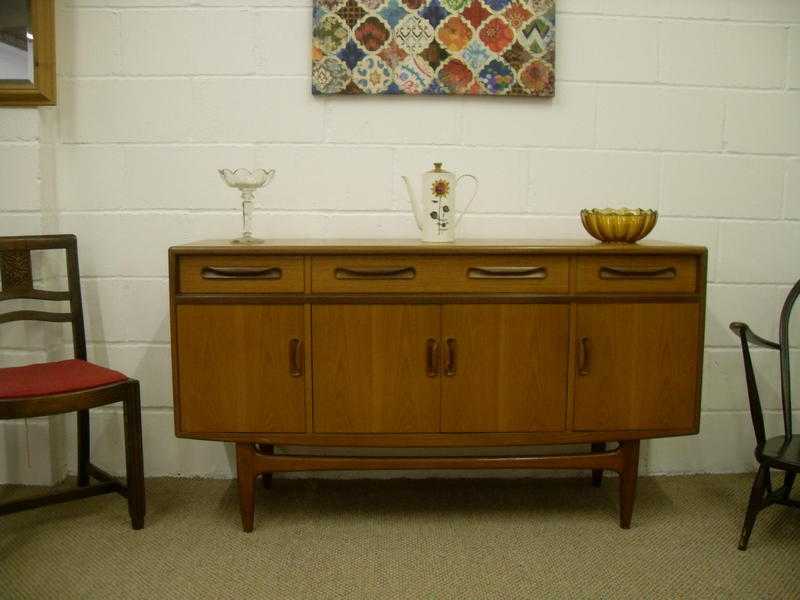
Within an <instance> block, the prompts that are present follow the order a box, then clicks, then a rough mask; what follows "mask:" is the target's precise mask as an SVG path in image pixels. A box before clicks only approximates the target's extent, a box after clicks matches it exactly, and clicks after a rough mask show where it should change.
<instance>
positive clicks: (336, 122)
mask: <svg viewBox="0 0 800 600" xmlns="http://www.w3.org/2000/svg"><path fill="white" fill-rule="evenodd" d="M310 5H311V1H310V0H201V1H198V0H60V1H58V2H57V9H58V11H57V17H58V20H57V24H58V65H59V73H60V81H59V94H60V97H59V106H58V108H57V109H55V110H53V109H43V110H40V111H37V110H31V109H13V110H12V109H3V110H0V235H9V234H21V233H38V232H40V231H42V230H45V231H65V232H75V233H77V234H78V235H79V239H80V245H81V268H82V273H83V278H84V279H83V291H84V304H85V309H86V319H87V335H88V339H89V353H90V356H91V357H92V358H93V359H94V360H96V361H97V362H99V363H101V364H107V365H109V366H111V367H113V368H118V369H120V370H123V371H125V372H127V373H129V374H131V375H132V376H134V377H137V378H139V379H140V380H141V381H142V394H143V396H142V401H143V405H144V434H145V451H146V465H147V472H148V474H149V475H160V474H182V475H207V476H226V477H227V476H230V475H231V474H232V464H233V458H232V454H231V449H230V448H229V447H226V446H224V445H222V444H215V443H204V442H195V441H187V440H177V439H176V438H175V437H174V435H173V424H172V412H171V380H170V364H169V327H168V313H167V300H168V299H167V280H166V267H167V263H166V250H167V247H168V246H170V245H173V244H175V243H180V242H184V241H189V240H192V239H198V238H209V237H225V236H229V235H233V234H234V233H235V232H236V231H237V228H238V225H239V223H238V216H237V213H236V210H237V197H236V194H235V193H234V192H232V191H230V190H228V189H226V188H225V187H224V186H223V185H222V183H221V182H220V181H219V178H218V175H217V174H216V169H217V168H220V167H254V166H265V167H273V168H276V169H277V176H276V178H275V180H274V182H273V183H272V184H271V186H270V187H269V188H267V189H266V190H264V191H263V192H262V193H260V194H259V203H258V206H259V210H258V214H257V220H256V228H257V232H258V233H259V234H261V235H266V236H288V237H384V238H387V237H413V236H415V235H416V228H415V225H414V221H413V217H412V216H411V213H410V210H409V208H408V205H407V202H406V199H405V191H404V189H403V185H402V182H401V180H400V178H399V175H400V174H409V175H412V176H416V175H417V174H418V173H419V172H421V171H423V170H426V169H427V168H428V167H429V165H430V163H431V162H433V160H435V159H441V160H443V161H444V162H445V163H446V164H447V165H448V166H449V167H450V168H451V169H453V170H454V171H457V172H470V173H474V174H476V175H477V176H479V178H480V179H481V189H480V193H479V194H478V196H477V198H476V200H475V203H474V205H473V209H472V211H471V214H469V215H467V216H466V217H465V218H464V221H463V223H462V235H463V236H465V237H483V238H486V237H518V238H536V237H583V236H584V235H585V234H584V233H583V232H582V229H581V226H580V224H579V220H578V218H577V212H578V210H579V209H580V208H583V207H586V206H606V205H610V206H620V205H635V206H645V207H654V208H658V209H659V210H660V212H661V219H660V222H659V225H658V227H657V228H656V230H655V232H654V234H653V237H654V238H659V239H667V240H671V241H677V242H689V243H697V244H703V245H706V246H708V247H709V298H708V324H707V339H706V345H707V348H706V364H705V373H704V382H703V417H702V428H701V433H700V435H698V436H694V437H687V438H675V439H668V440H659V441H654V442H649V443H647V444H645V447H644V448H643V453H642V469H643V470H644V471H646V472H651V473H663V472H696V471H720V472H721V471H741V470H747V469H750V468H751V467H752V444H753V439H752V428H751V425H750V421H749V415H748V413H747V406H746V396H745V390H744V386H743V374H742V367H741V357H740V354H739V352H738V350H737V347H736V339H735V337H734V336H733V335H732V334H731V333H730V331H729V330H728V323H729V322H730V321H732V320H746V321H748V322H750V323H751V324H752V325H753V327H754V328H755V329H756V330H757V331H758V332H759V333H762V334H763V335H766V336H767V337H770V338H774V337H775V336H776V335H777V320H776V316H777V312H778V310H779V307H780V305H781V302H782V299H783V297H784V296H785V294H786V292H787V291H788V289H789V286H790V285H791V283H792V282H793V281H794V280H796V279H797V278H798V277H800V2H798V1H797V0H703V1H702V2H701V1H698V0H558V10H559V36H558V53H557V61H558V64H557V66H558V81H557V94H556V97H555V98H554V99H553V100H551V101H548V100H525V99H494V98H444V97H437V98H351V97H341V98H325V99H323V98H313V97H312V96H311V94H310V83H309V60H310V57H309V54H310V53H309V46H310V43H309V41H310V30H311V15H310V10H309V7H310ZM468 185H469V184H465V190H464V192H465V193H466V192H468V190H467V189H466V188H467V186H468ZM796 323H797V324H798V326H797V327H796V328H795V329H796V331H794V332H793V344H795V345H796V346H798V347H800V316H799V317H798V318H797V319H796ZM0 335H2V337H0V349H2V350H0V352H1V353H2V354H0V359H1V360H2V364H19V363H21V362H25V361H26V360H42V359H43V358H44V357H45V356H50V357H58V356H68V355H69V351H70V347H69V345H68V344H67V345H63V342H62V340H61V338H62V335H63V327H62V326H60V325H44V326H40V325H33V326H30V325H24V324H20V325H15V326H12V327H10V328H7V329H3V330H2V331H0ZM53 339H55V340H56V346H55V347H54V346H52V345H51V344H50V341H51V340H53ZM64 339H65V340H68V339H69V338H68V336H66V337H65V338H64ZM754 358H755V361H756V364H757V366H758V371H759V380H760V382H761V384H762V386H763V395H764V402H765V406H766V408H767V410H768V411H769V413H768V419H767V422H768V426H769V428H770V431H771V432H777V431H778V413H777V410H778V401H779V400H778V398H779V396H778V388H777V380H776V373H777V371H776V369H777V362H776V360H775V356H774V355H773V354H772V353H770V352H762V351H758V352H755V353H754ZM792 359H793V364H795V365H798V366H797V367H795V369H794V371H793V372H794V374H795V381H797V374H798V373H800V350H798V351H796V352H794V353H793V357H792ZM795 386H796V388H797V387H798V386H797V383H795ZM798 408H800V406H799V407H798ZM9 427H11V428H12V429H10V430H8V431H5V430H0V435H5V436H6V437H5V441H4V442H3V443H5V444H6V445H7V447H12V446H13V447H15V448H17V447H18V448H19V454H17V455H15V458H14V459H13V460H10V459H9V460H8V461H7V462H4V463H3V465H0V481H2V480H4V479H6V480H7V479H15V480H20V481H23V480H24V481H40V480H43V479H47V477H51V478H52V477H57V476H58V475H59V474H60V473H61V471H60V468H61V467H60V464H59V460H55V461H53V460H52V456H53V453H49V454H48V452H47V448H46V446H48V445H50V446H53V447H54V448H55V450H58V451H63V452H66V453H67V457H66V459H65V458H64V457H62V459H61V460H62V462H63V461H64V460H68V462H69V464H70V465H72V466H71V468H72V469H73V470H74V423H73V422H72V420H66V421H65V420H60V421H59V420H56V421H51V422H47V423H44V424H42V423H37V424H36V428H37V429H36V433H35V435H34V436H32V437H33V442H34V445H35V446H36V447H35V448H34V451H35V450H36V449H37V448H38V449H40V450H41V449H42V447H44V450H45V454H46V455H48V456H51V459H49V460H50V462H49V463H48V462H47V461H45V462H43V463H42V464H38V465H34V468H33V470H28V469H27V467H25V468H24V469H23V468H21V465H22V466H23V467H24V466H25V465H26V459H25V454H24V444H20V443H19V442H20V440H21V438H20V437H19V436H20V432H21V431H23V430H22V429H20V424H19V423H16V422H15V423H13V424H11V425H9ZM120 436H121V416H120V415H119V412H118V411H117V410H114V409H111V410H101V411H97V415H96V421H95V426H94V439H95V442H96V447H95V456H96V457H97V461H98V463H100V464H101V465H104V466H107V467H108V468H110V469H112V470H114V471H115V472H121V471H122V470H123V462H122V451H121V447H122V446H121V437H120ZM62 438H63V441H64V445H63V449H62V448H61V446H60V445H59V444H61V441H60V440H61V439H62Z"/></svg>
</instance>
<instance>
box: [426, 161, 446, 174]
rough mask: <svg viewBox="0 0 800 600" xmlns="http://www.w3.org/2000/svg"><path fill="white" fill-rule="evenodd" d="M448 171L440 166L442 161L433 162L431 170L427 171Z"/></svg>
mask: <svg viewBox="0 0 800 600" xmlns="http://www.w3.org/2000/svg"><path fill="white" fill-rule="evenodd" d="M449 172H450V171H445V170H444V169H443V168H442V163H440V162H435V163H433V170H432V171H428V173H449Z"/></svg>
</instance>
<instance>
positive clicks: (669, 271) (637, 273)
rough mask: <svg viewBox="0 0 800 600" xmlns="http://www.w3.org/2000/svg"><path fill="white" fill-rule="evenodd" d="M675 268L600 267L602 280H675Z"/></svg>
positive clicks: (676, 274) (676, 273)
mask: <svg viewBox="0 0 800 600" xmlns="http://www.w3.org/2000/svg"><path fill="white" fill-rule="evenodd" d="M677 276H678V272H677V271H676V270H675V267H655V268H641V269H628V268H625V267H600V279H626V278H630V279H675V277H677Z"/></svg>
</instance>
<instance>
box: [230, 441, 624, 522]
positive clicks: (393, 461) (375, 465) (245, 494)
mask: <svg viewBox="0 0 800 600" xmlns="http://www.w3.org/2000/svg"><path fill="white" fill-rule="evenodd" d="M413 469H591V471H592V484H593V485H599V484H600V481H601V479H602V474H603V470H610V471H614V472H616V473H618V474H619V524H620V527H622V528H623V529H629V528H630V526H631V516H632V514H633V504H634V500H635V498H636V481H637V478H638V470H639V440H624V441H620V442H619V446H617V447H616V448H614V449H613V450H606V449H605V444H603V443H594V444H592V452H590V453H576V454H554V455H534V456H452V457H394V456H386V457H363V456H308V455H303V456H295V455H288V454H280V455H278V454H274V449H273V447H272V446H271V445H266V444H251V443H237V444H236V471H237V480H238V487H239V508H240V511H241V516H242V527H243V528H244V530H245V531H246V532H251V531H253V519H254V515H255V482H256V479H257V478H258V477H259V476H261V477H262V478H263V481H264V485H265V487H269V485H270V481H271V478H272V474H273V473H285V472H291V471H348V470H363V471H370V470H373V471H374V470H413Z"/></svg>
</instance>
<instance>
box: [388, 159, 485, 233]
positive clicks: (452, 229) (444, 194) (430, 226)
mask: <svg viewBox="0 0 800 600" xmlns="http://www.w3.org/2000/svg"><path fill="white" fill-rule="evenodd" d="M402 177H403V181H404V182H405V184H406V189H407V190H408V199H409V202H411V208H412V209H413V210H414V217H415V218H416V220H417V226H418V227H419V229H420V231H421V232H422V241H423V242H453V241H455V239H456V228H457V227H458V224H459V223H460V222H461V219H462V218H463V217H464V215H465V214H466V212H467V210H469V207H470V205H471V204H472V201H473V200H474V199H475V196H476V195H477V194H478V179H477V177H475V176H473V175H461V176H460V177H456V176H455V175H454V174H453V173H450V172H449V171H445V170H444V169H442V163H433V170H432V171H428V172H426V173H423V174H422V191H421V194H420V195H419V196H417V195H416V194H414V189H413V187H412V185H411V182H410V181H409V180H408V177H405V176H402ZM462 179H472V181H474V182H475V190H474V191H473V192H472V196H471V197H470V199H469V201H468V202H467V204H466V206H464V208H463V209H462V210H461V213H460V214H459V215H458V217H456V214H455V213H456V188H457V187H458V184H459V182H460V181H461V180H462Z"/></svg>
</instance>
